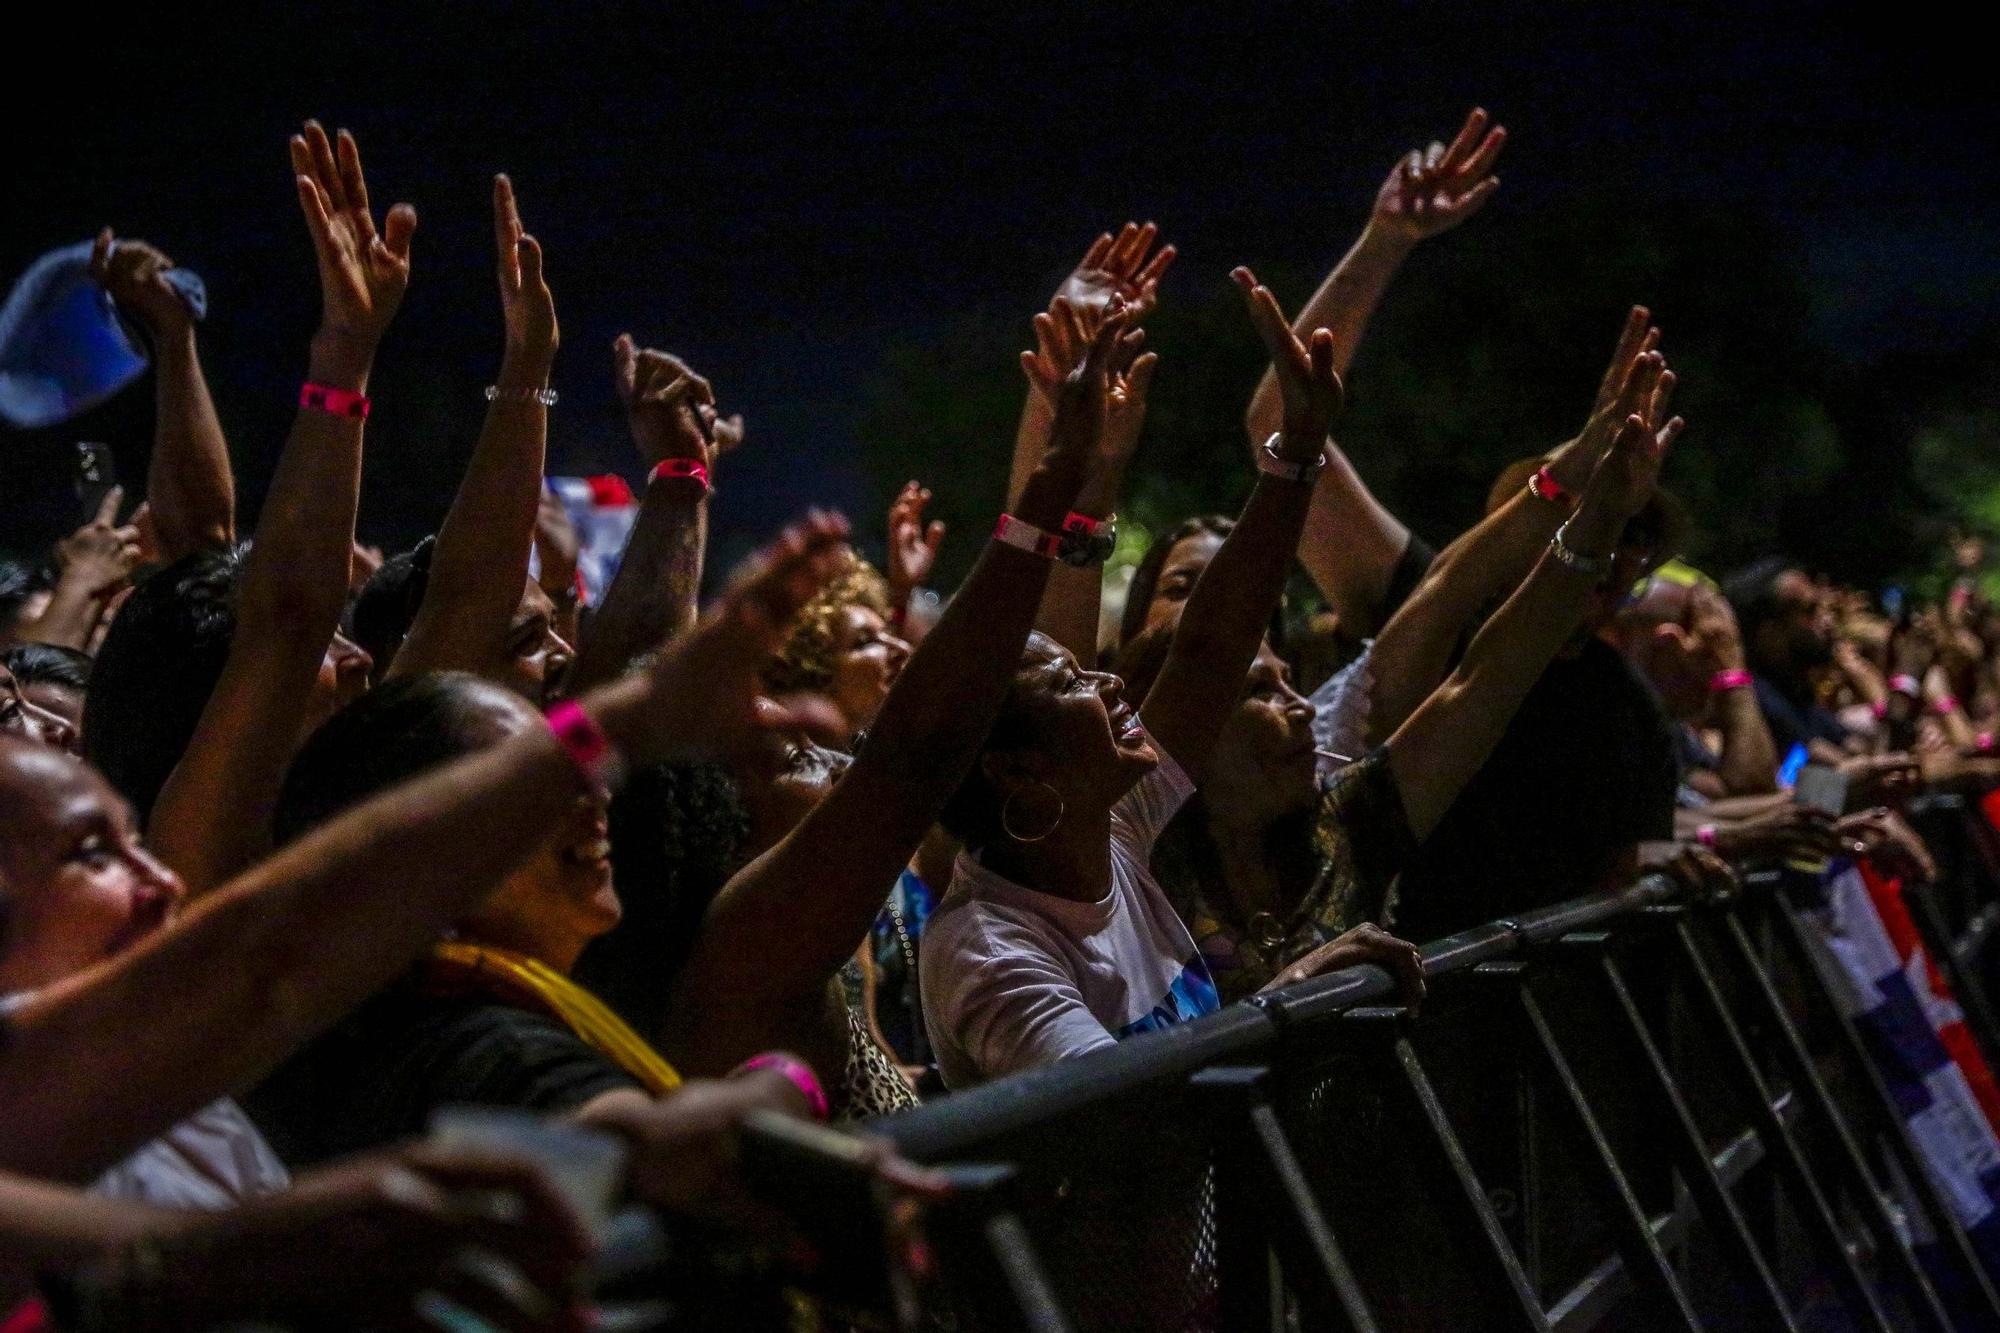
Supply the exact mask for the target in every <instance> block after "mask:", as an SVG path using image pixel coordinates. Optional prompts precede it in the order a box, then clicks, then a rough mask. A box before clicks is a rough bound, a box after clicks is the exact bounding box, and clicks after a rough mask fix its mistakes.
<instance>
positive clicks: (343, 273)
mask: <svg viewBox="0 0 2000 1333" xmlns="http://www.w3.org/2000/svg"><path fill="white" fill-rule="evenodd" d="M291 149H292V172H293V174H294V175H295V176H296V177H297V179H298V188H299V207H300V209H301V210H303V211H304V213H305V216H306V227H307V229H308V230H309V231H311V233H312V239H313V251H314V253H315V254H316V256H317V257H318V260H319V290H320V331H321V332H322V333H323V334H330V335H334V336H337V337H340V338H343V339H345V340H347V341H349V342H350V343H352V344H353V345H354V347H355V348H356V349H358V350H365V351H367V352H370V353H372V352H373V351H374V348H375V345H376V344H377V343H378V342H380V341H381V338H382V334H383V331H384V330H386V329H387V328H388V327H389V321H390V320H391V319H392V318H394V317H395V314H396V307H397V306H399V305H401V304H402V301H403V293H404V291H405V290H406V289H407V288H408V287H409V285H410V237H411V236H412V235H413V234H414V233H415V232H416V229H417V210H416V209H414V208H412V207H410V206H409V205H408V204H397V205H396V206H395V207H393V208H391V209H390V210H389V213H388V216H387V217H385V218H384V219H383V221H382V228H381V230H380V231H377V230H376V227H375V218H374V215H373V214H372V213H371V212H370V211H369V208H368V185H367V181H366V180H365V179H364V178H363V176H362V174H361V150H360V149H358V148H356V147H355V146H354V136H353V135H351V134H349V133H348V132H347V131H346V130H342V131H340V136H339V144H338V148H337V149H336V147H335V145H334V144H333V143H331V142H329V141H328V139H327V137H326V131H325V130H324V129H322V128H320V124H319V122H318V121H316V120H309V121H307V122H306V125H305V132H304V133H303V134H295V135H293V136H292V141H291Z"/></svg>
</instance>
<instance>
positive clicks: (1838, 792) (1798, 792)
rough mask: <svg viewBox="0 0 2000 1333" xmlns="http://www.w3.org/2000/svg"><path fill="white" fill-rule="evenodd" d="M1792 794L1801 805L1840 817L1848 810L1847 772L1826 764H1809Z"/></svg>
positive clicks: (1801, 773) (1802, 772) (1802, 771)
mask: <svg viewBox="0 0 2000 1333" xmlns="http://www.w3.org/2000/svg"><path fill="white" fill-rule="evenodd" d="M1792 796H1793V798H1794V799H1796V800H1797V801H1798V803H1799V804H1800V805H1803V806H1805V807H1807V808H1808V809H1812V810H1824V811H1825V812H1826V813H1827V814H1830V815H1833V816H1834V817H1836V818H1838V817H1839V816H1841V815H1842V814H1845V813H1846V811H1847V774H1845V773H1843V772H1841V771H1840V770H1839V769H1837V768H1832V767H1829V766H1828V765H1825V764H1807V765H1806V766H1805V768H1804V769H1802V770H1800V772H1799V780H1798V784H1797V785H1796V786H1795V787H1793V788H1792Z"/></svg>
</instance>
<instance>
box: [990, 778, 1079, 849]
mask: <svg viewBox="0 0 2000 1333" xmlns="http://www.w3.org/2000/svg"><path fill="white" fill-rule="evenodd" d="M1034 785H1035V786H1037V787H1048V790H1049V794H1050V795H1051V796H1054V797H1055V798H1056V817H1055V818H1054V819H1051V820H1050V821H1049V826H1048V827H1047V828H1045V829H1043V830H1042V831H1041V832H1040V833H1037V834H1035V835H1034V836H1032V837H1028V836H1025V835H1023V834H1020V833H1016V832H1015V831H1014V825H1013V821H1012V820H1011V819H1010V818H1009V816H1010V815H1011V814H1012V812H1013V809H1014V801H1015V799H1016V798H1018V797H1019V796H1020V794H1021V791H1020V790H1015V791H1012V792H1009V793H1008V795H1007V799H1006V800H1005V801H1003V802H1002V803H1001V805H1000V831H1001V832H1002V833H1005V834H1006V835H1007V836H1008V837H1009V838H1012V839H1013V840H1014V841H1015V842H1040V841H1041V840H1042V839H1044V838H1046V837H1048V836H1049V835H1050V834H1051V833H1054V832H1055V831H1056V829H1057V828H1058V827H1059V826H1060V825H1061V824H1062V820H1063V812H1064V811H1065V810H1066V809H1067V808H1068V807H1066V806H1065V805H1064V804H1063V798H1062V793H1061V792H1059V791H1057V790H1056V789H1055V788H1054V787H1050V786H1049V784H1048V783H1046V782H1041V781H1037V782H1036V783H1035V784H1034Z"/></svg>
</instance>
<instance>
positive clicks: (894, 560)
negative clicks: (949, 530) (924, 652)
mask: <svg viewBox="0 0 2000 1333" xmlns="http://www.w3.org/2000/svg"><path fill="white" fill-rule="evenodd" d="M930 502H931V492H930V488H929V487H928V486H924V485H921V484H920V483H918V482H914V481H910V482H905V483H904V484H903V489H902V490H900V491H898V492H896V498H895V499H894V500H892V501H891V502H890V503H889V552H888V559H887V561H886V563H885V564H884V566H883V569H882V576H883V578H884V579H885V580H886V581H887V582H888V585H889V628H890V629H891V630H893V631H894V632H895V633H896V634H897V635H898V637H900V638H901V639H902V640H903V641H904V642H905V643H908V644H910V645H912V646H915V645H916V644H918V643H920V642H922V641H923V631H924V630H925V628H926V627H925V626H923V625H918V624H913V623H912V622H911V618H910V605H911V599H912V598H914V597H915V596H916V595H917V593H918V591H919V590H921V589H922V588H923V586H924V584H925V583H926V582H928V581H929V580H930V576H931V569H932V567H933V566H935V565H936V564H937V553H938V547H939V546H941V545H942V544H943V543H944V524H943V522H942V521H940V520H937V519H932V520H931V521H930V522H929V523H926V522H924V508H925V506H927V505H929V504H930Z"/></svg>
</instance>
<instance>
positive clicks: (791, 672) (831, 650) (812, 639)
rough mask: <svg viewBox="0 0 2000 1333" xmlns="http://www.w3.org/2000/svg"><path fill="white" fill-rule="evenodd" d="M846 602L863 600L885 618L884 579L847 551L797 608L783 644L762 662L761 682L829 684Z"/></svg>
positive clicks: (780, 688)
mask: <svg viewBox="0 0 2000 1333" xmlns="http://www.w3.org/2000/svg"><path fill="white" fill-rule="evenodd" d="M851 606H865V607H867V608H868V609H869V610H870V611H873V612H874V613H875V614H876V615H879V616H881V617H882V618H883V619H884V620H887V619H888V618H889V581H888V580H887V579H885V578H883V577H882V575H881V574H880V573H879V572H878V571H877V570H876V569H875V567H874V566H873V565H871V564H869V563H868V562H867V561H866V560H863V559H862V558H861V557H860V556H858V555H854V554H852V553H849V555H848V561H847V564H846V566H845V567H844V568H842V569H841V571H840V572H839V573H838V574H836V575H834V576H833V579H832V581H831V582H829V583H828V584H827V585H826V586H825V587H824V588H821V589H820V590H819V592H818V593H817V594H815V595H814V597H813V599H812V600H811V601H810V602H807V603H806V604H805V606H804V607H802V608H800V610H799V614H798V617H797V619H795V620H793V621H792V630H791V633H790V634H789V635H787V636H786V638H785V643H784V646H783V647H782V648H780V649H778V651H777V653H776V654H774V655H773V656H772V658H771V660H770V662H769V663H767V664H766V665H765V667H764V684H765V686H766V687H768V688H769V689H771V690H773V691H775V692H778V693H792V692H794V691H799V690H823V689H825V688H826V687H827V686H828V685H830V684H832V683H833V664H834V654H835V652H836V651H837V649H838V638H837V632H838V626H839V621H840V614H841V612H843V611H845V610H847V608H849V607H851Z"/></svg>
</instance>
